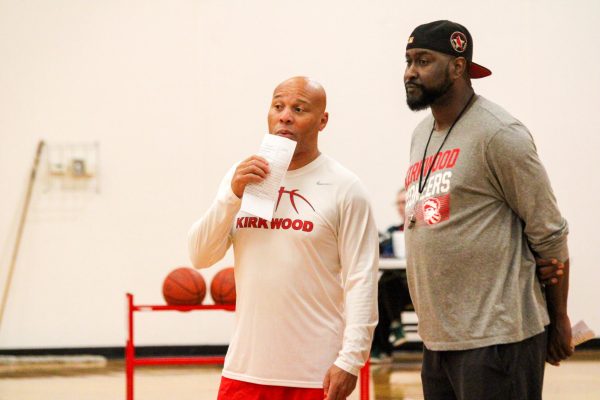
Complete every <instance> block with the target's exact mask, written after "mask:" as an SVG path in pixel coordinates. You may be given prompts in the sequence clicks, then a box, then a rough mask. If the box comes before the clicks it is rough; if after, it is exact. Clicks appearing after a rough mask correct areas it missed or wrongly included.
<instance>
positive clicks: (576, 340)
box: [571, 321, 596, 346]
mask: <svg viewBox="0 0 600 400" xmlns="http://www.w3.org/2000/svg"><path fill="white" fill-rule="evenodd" d="M571 334H572V337H571V346H577V345H580V344H581V343H583V342H587V341H588V340H590V339H593V338H595V337H596V334H594V331H592V330H591V329H590V328H589V327H588V326H587V324H586V323H585V322H583V321H579V322H578V323H576V324H575V325H573V326H572V327H571Z"/></svg>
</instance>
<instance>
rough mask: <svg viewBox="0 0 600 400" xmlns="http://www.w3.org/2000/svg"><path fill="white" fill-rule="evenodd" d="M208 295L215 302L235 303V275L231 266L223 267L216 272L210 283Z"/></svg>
mask: <svg viewBox="0 0 600 400" xmlns="http://www.w3.org/2000/svg"><path fill="white" fill-rule="evenodd" d="M210 295H211V296H212V298H213V300H214V302H215V304H235V276H234V272H233V268H231V267H230V268H225V269H223V270H221V271H219V272H217V274H216V275H215V277H214V278H213V280H212V282H211V284H210Z"/></svg>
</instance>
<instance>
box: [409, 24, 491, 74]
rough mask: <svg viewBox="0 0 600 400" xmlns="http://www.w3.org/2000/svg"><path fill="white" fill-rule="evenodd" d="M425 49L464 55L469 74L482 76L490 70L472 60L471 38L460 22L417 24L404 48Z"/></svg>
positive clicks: (458, 55) (456, 55)
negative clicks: (467, 63)
mask: <svg viewBox="0 0 600 400" xmlns="http://www.w3.org/2000/svg"><path fill="white" fill-rule="evenodd" d="M408 49H427V50H434V51H439V52H440V53H444V54H449V55H451V56H454V57H464V58H465V59H466V60H467V61H468V62H469V76H470V77H471V78H474V79H475V78H484V77H486V76H489V75H491V74H492V71H490V70H489V69H487V68H486V67H484V66H481V65H479V64H476V63H474V62H473V38H472V37H471V34H470V33H469V31H468V30H467V28H465V27H464V26H462V25H461V24H457V23H456V22H452V21H448V20H442V21H434V22H430V23H428V24H423V25H419V26H417V27H416V28H415V30H414V31H413V32H412V33H411V34H410V37H409V38H408V43H407V44H406V50H408Z"/></svg>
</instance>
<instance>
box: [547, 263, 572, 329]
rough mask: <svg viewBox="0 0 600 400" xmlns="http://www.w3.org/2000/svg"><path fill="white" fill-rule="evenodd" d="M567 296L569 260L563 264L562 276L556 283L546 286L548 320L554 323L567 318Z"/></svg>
mask: <svg viewBox="0 0 600 400" xmlns="http://www.w3.org/2000/svg"><path fill="white" fill-rule="evenodd" d="M568 296H569V260H566V261H565V262H564V269H563V275H562V276H561V278H560V279H559V280H558V283H557V284H555V285H552V286H546V302H547V304H548V314H549V315H550V320H551V321H552V322H555V321H556V320H557V319H559V318H561V317H565V316H567V299H568Z"/></svg>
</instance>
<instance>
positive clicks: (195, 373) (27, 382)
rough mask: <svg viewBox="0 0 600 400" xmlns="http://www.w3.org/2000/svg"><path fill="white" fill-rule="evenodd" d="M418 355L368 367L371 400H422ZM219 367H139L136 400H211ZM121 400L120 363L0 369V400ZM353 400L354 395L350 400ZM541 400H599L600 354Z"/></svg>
mask: <svg viewBox="0 0 600 400" xmlns="http://www.w3.org/2000/svg"><path fill="white" fill-rule="evenodd" d="M419 365H420V359H419V355H418V354H412V353H406V354H404V353H402V354H401V355H400V356H399V357H397V358H396V359H395V361H394V362H393V363H392V364H387V365H376V366H373V367H372V379H371V382H372V387H371V399H374V400H391V399H394V400H400V399H405V400H409V399H413V400H414V399H422V398H423V396H422V393H421V384H420V376H419ZM219 379H220V367H218V366H208V367H197V366H192V367H190V366H169V367H140V368H138V369H137V370H136V373H135V399H136V400H164V399H177V400H204V399H210V400H212V399H214V398H215V397H216V392H217V388H218V385H219ZM83 399H85V400H108V399H110V400H113V399H125V374H124V364H123V362H122V361H110V362H109V363H108V365H107V366H106V367H102V368H98V367H96V368H91V369H74V368H72V369H68V368H64V367H62V368H61V367H59V366H56V367H54V368H51V369H37V370H20V371H11V370H8V369H5V370H2V369H0V400H83ZM350 399H352V400H357V399H358V390H356V391H355V392H354V393H353V395H352V396H351V397H350ZM544 399H545V400H572V399H577V400H600V352H598V351H596V352H591V351H586V352H580V353H579V354H576V355H575V356H574V357H573V358H572V359H571V360H569V361H567V362H564V363H562V365H561V366H560V367H558V368H555V367H551V366H547V368H546V376H545V385H544Z"/></svg>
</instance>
